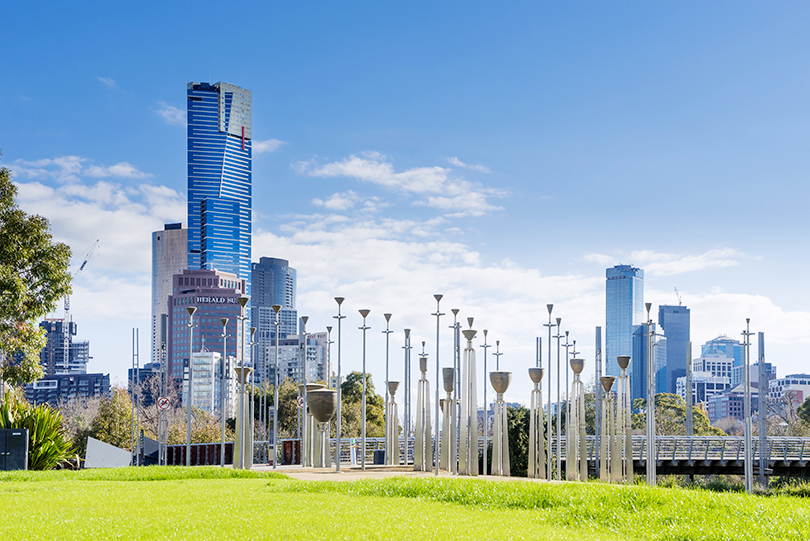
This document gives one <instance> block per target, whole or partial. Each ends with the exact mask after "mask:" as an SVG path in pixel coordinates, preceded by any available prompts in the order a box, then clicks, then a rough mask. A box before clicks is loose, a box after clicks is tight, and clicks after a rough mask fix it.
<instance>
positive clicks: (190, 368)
mask: <svg viewBox="0 0 810 541" xmlns="http://www.w3.org/2000/svg"><path fill="white" fill-rule="evenodd" d="M186 311H187V312H188V404H187V405H186V410H187V411H188V420H187V422H186V466H191V404H192V402H193V400H192V398H191V397H192V394H191V391H192V387H193V380H194V370H193V366H192V365H193V362H192V361H193V359H192V357H194V312H196V311H197V307H196V306H186Z"/></svg>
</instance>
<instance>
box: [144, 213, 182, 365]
mask: <svg viewBox="0 0 810 541" xmlns="http://www.w3.org/2000/svg"><path fill="white" fill-rule="evenodd" d="M187 268H188V229H183V224H166V225H165V226H163V230H162V231H155V232H153V233H152V322H151V325H152V335H151V342H152V343H151V354H152V357H151V361H152V362H153V363H157V362H160V360H161V359H160V317H161V316H162V315H168V314H169V295H171V294H172V277H173V276H174V275H175V274H180V273H181V272H183V270H184V269H187Z"/></svg>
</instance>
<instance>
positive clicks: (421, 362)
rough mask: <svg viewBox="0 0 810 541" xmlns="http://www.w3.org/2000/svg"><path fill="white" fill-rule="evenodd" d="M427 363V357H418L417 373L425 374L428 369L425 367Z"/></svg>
mask: <svg viewBox="0 0 810 541" xmlns="http://www.w3.org/2000/svg"><path fill="white" fill-rule="evenodd" d="M427 362H428V358H427V357H419V371H420V372H422V373H423V374H424V373H425V372H427V368H428V367H427Z"/></svg>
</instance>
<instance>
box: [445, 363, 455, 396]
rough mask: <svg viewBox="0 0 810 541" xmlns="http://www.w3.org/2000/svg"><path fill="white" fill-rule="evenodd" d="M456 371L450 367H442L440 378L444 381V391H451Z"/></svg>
mask: <svg viewBox="0 0 810 541" xmlns="http://www.w3.org/2000/svg"><path fill="white" fill-rule="evenodd" d="M455 377H456V371H455V370H454V369H452V368H442V380H443V382H444V392H446V393H452V392H453V384H454V382H455Z"/></svg>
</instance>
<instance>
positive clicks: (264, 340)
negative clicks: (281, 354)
mask: <svg viewBox="0 0 810 541" xmlns="http://www.w3.org/2000/svg"><path fill="white" fill-rule="evenodd" d="M251 284H252V288H253V295H252V297H251V299H250V308H251V317H252V325H253V326H254V327H256V342H257V344H258V347H257V348H256V351H257V353H258V355H259V358H258V359H257V360H256V364H257V367H258V369H259V370H258V373H257V379H258V380H259V381H262V380H263V379H264V377H265V374H266V375H267V377H269V378H270V379H271V380H272V381H274V380H275V377H274V375H273V374H274V372H273V370H274V369H275V361H273V362H272V363H270V364H268V365H267V370H265V369H264V367H265V364H264V363H265V362H266V361H265V359H267V355H266V352H267V348H268V347H270V346H271V345H273V344H275V339H276V327H275V325H274V322H275V320H276V314H275V312H274V311H273V309H272V306H273V305H274V304H278V305H279V306H281V310H280V311H279V314H278V315H279V323H280V325H279V330H278V332H279V335H280V338H281V339H282V340H284V339H286V338H287V336H288V335H291V334H296V332H297V331H298V326H297V324H298V312H297V311H296V309H295V288H296V271H295V269H294V268H292V267H290V262H289V261H287V260H286V259H277V258H275V257H261V258H259V262H258V263H252V264H251ZM273 359H275V357H273Z"/></svg>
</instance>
